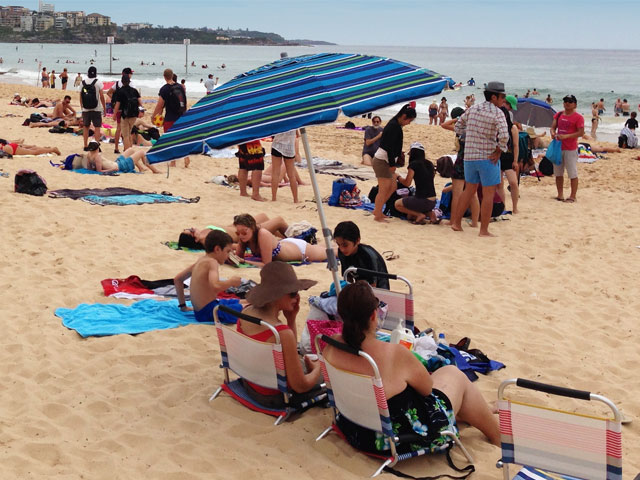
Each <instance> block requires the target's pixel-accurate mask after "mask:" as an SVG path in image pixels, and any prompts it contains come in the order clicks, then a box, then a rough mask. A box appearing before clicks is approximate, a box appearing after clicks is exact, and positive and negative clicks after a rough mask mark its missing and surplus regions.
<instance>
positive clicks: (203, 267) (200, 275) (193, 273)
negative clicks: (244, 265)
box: [173, 230, 242, 323]
mask: <svg viewBox="0 0 640 480" xmlns="http://www.w3.org/2000/svg"><path fill="white" fill-rule="evenodd" d="M231 244H232V240H231V237H230V236H229V234H227V233H225V232H222V231H220V230H211V231H210V232H209V234H208V235H207V238H206V239H205V242H204V249H205V252H206V254H205V255H204V256H203V257H200V258H199V259H198V261H197V262H196V263H194V264H193V265H191V266H189V267H187V268H185V269H184V270H183V271H182V272H180V273H179V274H178V275H176V277H175V278H174V279H173V283H174V285H175V287H176V293H177V295H178V302H179V304H178V306H179V307H180V309H181V310H182V311H183V312H186V311H189V310H194V313H195V314H196V320H198V321H199V322H212V321H213V309H214V308H215V307H216V306H217V305H218V304H220V303H221V304H223V305H226V306H227V307H229V308H233V309H234V310H238V311H241V310H242V306H241V305H240V301H239V300H238V299H218V298H217V297H218V294H219V293H220V292H223V291H225V290H226V289H227V288H229V287H239V286H240V283H241V282H242V280H241V278H240V277H231V278H230V279H229V280H224V281H222V280H220V276H219V269H218V267H219V265H222V264H223V263H224V262H226V261H227V258H229V252H231ZM189 277H191V287H190V288H191V304H192V305H193V308H192V307H187V305H186V302H185V298H184V281H185V280H186V279H187V278H189ZM225 315H226V314H223V313H222V312H221V314H220V319H221V320H222V321H223V322H224V321H225ZM226 320H228V321H229V323H235V322H236V319H235V317H230V316H229V317H227V318H226Z"/></svg>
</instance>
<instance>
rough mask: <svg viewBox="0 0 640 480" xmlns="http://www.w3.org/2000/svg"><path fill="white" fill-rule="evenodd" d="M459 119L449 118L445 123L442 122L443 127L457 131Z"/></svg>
mask: <svg viewBox="0 0 640 480" xmlns="http://www.w3.org/2000/svg"><path fill="white" fill-rule="evenodd" d="M457 121H458V119H457V118H452V119H451V120H447V121H446V122H444V123H441V124H440V126H441V127H442V128H444V129H445V130H449V131H451V132H455V131H456V122H457Z"/></svg>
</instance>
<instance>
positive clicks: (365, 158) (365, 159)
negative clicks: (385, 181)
mask: <svg viewBox="0 0 640 480" xmlns="http://www.w3.org/2000/svg"><path fill="white" fill-rule="evenodd" d="M360 163H362V164H363V165H367V166H369V167H370V166H371V155H369V154H368V153H365V154H364V155H362V162H360Z"/></svg>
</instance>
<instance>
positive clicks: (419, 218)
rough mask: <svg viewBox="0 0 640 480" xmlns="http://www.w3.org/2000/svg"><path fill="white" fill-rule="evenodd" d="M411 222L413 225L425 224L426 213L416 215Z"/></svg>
mask: <svg viewBox="0 0 640 480" xmlns="http://www.w3.org/2000/svg"><path fill="white" fill-rule="evenodd" d="M411 223H413V224H414V225H426V224H427V217H426V215H418V216H417V217H416V218H415V219H414V220H413V222H411Z"/></svg>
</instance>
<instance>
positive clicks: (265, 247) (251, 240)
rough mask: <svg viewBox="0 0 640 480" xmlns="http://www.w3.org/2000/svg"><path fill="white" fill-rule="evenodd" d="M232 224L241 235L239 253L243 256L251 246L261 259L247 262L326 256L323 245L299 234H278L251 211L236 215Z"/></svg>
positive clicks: (311, 260)
mask: <svg viewBox="0 0 640 480" xmlns="http://www.w3.org/2000/svg"><path fill="white" fill-rule="evenodd" d="M233 226H234V227H235V229H236V234H237V235H238V247H237V249H236V255H238V256H239V257H240V258H242V259H244V256H245V251H246V249H247V248H248V249H249V250H251V253H252V254H253V255H255V256H256V257H258V258H260V261H250V260H245V262H246V263H250V264H251V265H256V266H259V267H263V266H264V265H267V264H268V263H271V262H272V261H274V260H280V261H282V262H291V261H303V262H307V261H308V262H322V261H324V260H326V259H327V252H326V250H325V248H324V246H321V245H311V244H310V243H307V242H305V241H304V240H300V239H298V238H282V239H281V238H278V237H276V236H275V235H274V234H273V233H271V232H270V231H269V230H267V229H266V228H264V227H262V226H258V224H257V223H256V220H255V218H253V217H252V216H251V215H249V214H248V213H243V214H241V215H236V216H235V217H234V219H233Z"/></svg>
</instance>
